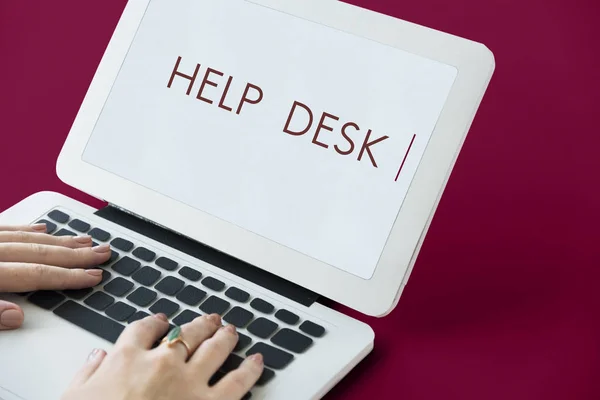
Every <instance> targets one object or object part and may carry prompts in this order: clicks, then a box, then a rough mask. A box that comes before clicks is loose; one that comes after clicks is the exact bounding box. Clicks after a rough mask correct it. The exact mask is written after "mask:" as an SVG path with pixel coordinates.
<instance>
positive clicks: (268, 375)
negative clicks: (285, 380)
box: [256, 368, 275, 386]
mask: <svg viewBox="0 0 600 400" xmlns="http://www.w3.org/2000/svg"><path fill="white" fill-rule="evenodd" d="M274 376H275V371H273V370H271V369H269V368H263V372H262V374H260V378H258V381H256V386H265V385H266V384H267V383H269V381H270V380H271V379H273V377H274Z"/></svg>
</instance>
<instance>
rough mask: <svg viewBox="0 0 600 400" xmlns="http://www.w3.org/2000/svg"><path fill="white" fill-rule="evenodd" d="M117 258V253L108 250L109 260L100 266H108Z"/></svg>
mask: <svg viewBox="0 0 600 400" xmlns="http://www.w3.org/2000/svg"><path fill="white" fill-rule="evenodd" d="M117 258H119V253H117V252H116V251H114V250H112V249H111V250H110V258H109V259H108V260H106V261H104V262H103V263H102V265H104V266H106V265H108V264H110V263H111V262H113V261H115V260H116V259H117Z"/></svg>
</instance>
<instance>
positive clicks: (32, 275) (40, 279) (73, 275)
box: [0, 262, 102, 293]
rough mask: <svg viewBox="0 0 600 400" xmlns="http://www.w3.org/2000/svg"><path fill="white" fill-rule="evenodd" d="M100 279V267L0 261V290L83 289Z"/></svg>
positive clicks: (95, 283) (94, 284)
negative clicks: (69, 267) (69, 266)
mask: <svg viewBox="0 0 600 400" xmlns="http://www.w3.org/2000/svg"><path fill="white" fill-rule="evenodd" d="M101 280H102V270H101V269H87V270H86V269H75V268H74V269H66V268H60V267H54V266H51V265H44V264H24V263H4V262H0V292H13V293H19V292H31V291H34V290H64V289H83V288H87V287H92V286H96V285H97V284H99V283H100V281H101Z"/></svg>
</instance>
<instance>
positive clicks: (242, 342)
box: [233, 332, 252, 351]
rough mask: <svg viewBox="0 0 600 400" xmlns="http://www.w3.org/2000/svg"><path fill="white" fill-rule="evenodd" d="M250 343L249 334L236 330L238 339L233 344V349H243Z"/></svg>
mask: <svg viewBox="0 0 600 400" xmlns="http://www.w3.org/2000/svg"><path fill="white" fill-rule="evenodd" d="M250 343H252V339H251V338H250V337H249V336H246V335H244V334H243V333H240V332H238V341H237V343H236V344H235V349H233V351H240V350H243V349H245V348H246V347H247V346H248V345H249V344H250Z"/></svg>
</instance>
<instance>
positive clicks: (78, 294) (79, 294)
mask: <svg viewBox="0 0 600 400" xmlns="http://www.w3.org/2000/svg"><path fill="white" fill-rule="evenodd" d="M63 293H64V294H66V295H67V296H69V297H70V298H72V299H75V300H81V299H83V298H84V297H85V296H87V295H88V294H90V293H92V288H84V289H71V290H63Z"/></svg>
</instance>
